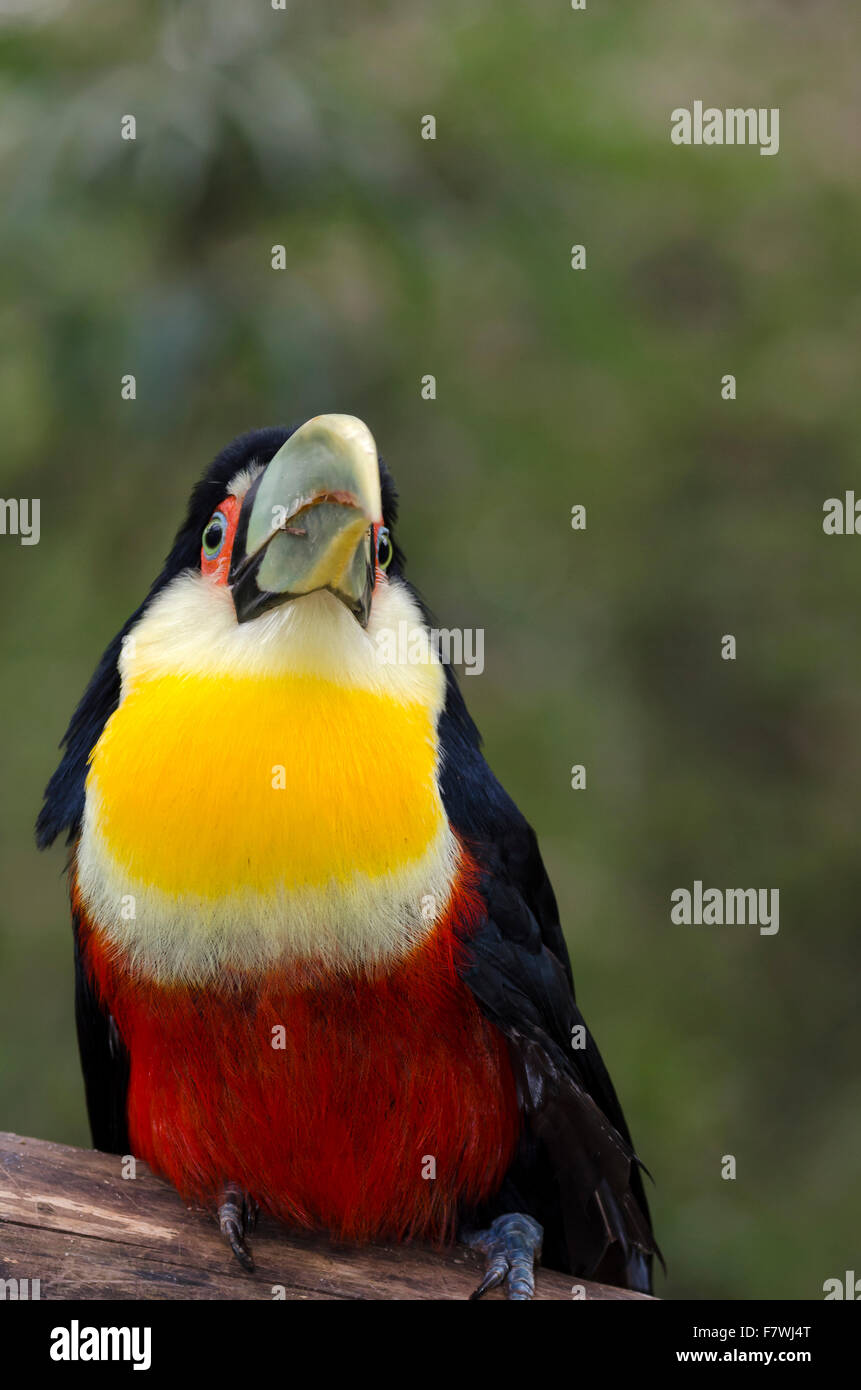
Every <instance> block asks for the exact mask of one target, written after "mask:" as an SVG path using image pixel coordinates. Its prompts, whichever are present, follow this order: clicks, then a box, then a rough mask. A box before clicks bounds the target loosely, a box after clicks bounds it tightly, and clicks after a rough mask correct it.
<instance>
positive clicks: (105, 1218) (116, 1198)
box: [0, 1131, 643, 1300]
mask: <svg viewBox="0 0 861 1390" xmlns="http://www.w3.org/2000/svg"><path fill="white" fill-rule="evenodd" d="M252 1249H253V1253H254V1260H255V1264H256V1271H255V1273H254V1274H253V1275H250V1274H246V1273H245V1272H244V1271H243V1270H242V1269H240V1267H239V1265H238V1264H237V1263H236V1261H235V1260H234V1258H233V1255H232V1254H231V1252H230V1250H229V1248H228V1247H227V1246H226V1245H225V1243H224V1242H223V1240H222V1238H221V1235H220V1233H219V1231H218V1228H217V1226H216V1224H215V1221H214V1219H213V1217H212V1215H211V1214H210V1213H208V1212H206V1211H204V1210H203V1209H202V1208H200V1207H186V1206H185V1205H184V1204H183V1202H182V1200H181V1199H180V1198H179V1197H178V1196H177V1194H176V1192H175V1191H174V1190H173V1188H172V1187H170V1186H168V1184H167V1183H164V1182H162V1181H161V1180H160V1179H159V1178H157V1177H155V1176H154V1175H153V1174H152V1173H151V1172H150V1171H149V1169H148V1168H147V1167H146V1166H145V1165H144V1164H143V1163H138V1164H137V1176H136V1177H135V1178H134V1179H133V1180H132V1179H127V1180H124V1179H123V1177H122V1176H121V1160H120V1159H119V1158H117V1157H115V1156H114V1155H111V1154H102V1153H96V1152H94V1151H93V1150H90V1149H73V1148H69V1147H67V1146H66V1145H65V1144H51V1143H46V1142H44V1141H43V1140H40V1139H22V1138H20V1137H19V1136H18V1135H15V1134H6V1133H3V1132H2V1131H0V1278H2V1279H4V1280H18V1281H20V1280H25V1279H26V1280H28V1281H32V1280H34V1279H38V1280H39V1297H40V1298H42V1299H233V1298H241V1299H258V1300H259V1299H273V1298H275V1297H282V1298H284V1297H286V1298H288V1299H465V1298H468V1297H469V1295H470V1293H471V1292H472V1290H473V1289H474V1288H475V1286H476V1284H477V1283H478V1282H479V1279H480V1278H481V1262H480V1259H479V1258H478V1256H476V1254H475V1253H474V1252H473V1251H471V1250H467V1249H465V1248H464V1247H463V1246H455V1247H453V1248H452V1249H450V1250H447V1251H437V1250H431V1249H428V1248H427V1247H425V1246H422V1245H415V1244H412V1245H393V1246H390V1245H363V1246H348V1245H336V1244H334V1243H332V1242H331V1241H329V1240H327V1239H325V1238H324V1237H322V1236H306V1235H294V1234H293V1233H291V1232H287V1231H286V1230H284V1229H283V1228H282V1227H280V1226H278V1225H277V1224H276V1223H274V1222H270V1221H267V1220H265V1219H262V1220H261V1221H260V1223H259V1225H258V1228H257V1231H256V1232H255V1234H254V1236H253V1238H252ZM575 1284H577V1285H582V1287H584V1288H585V1291H586V1298H587V1299H601V1300H606V1299H619V1298H641V1297H643V1295H641V1294H632V1293H629V1292H627V1290H622V1289H614V1288H609V1287H607V1286H606V1285H603V1284H590V1283H586V1282H585V1281H583V1280H575V1279H573V1278H572V1277H571V1276H570V1275H567V1274H557V1273H555V1272H554V1271H552V1270H544V1269H541V1270H539V1271H538V1277H537V1280H536V1292H535V1296H536V1298H538V1299H547V1300H550V1299H565V1300H570V1299H571V1298H572V1288H573V1286H574V1285H575ZM16 1287H18V1288H21V1294H22V1295H23V1296H27V1292H28V1290H30V1289H31V1285H30V1284H29V1283H28V1285H27V1286H26V1287H23V1286H20V1285H18V1286H16ZM282 1289H283V1292H280V1290H282ZM9 1296H10V1294H9V1291H8V1288H7V1290H6V1297H7V1298H8V1297H9ZM31 1296H32V1295H31ZM502 1296H503V1295H502V1294H501V1293H499V1292H498V1291H494V1292H493V1293H491V1294H488V1295H487V1297H488V1298H501V1297H502ZM581 1296H582V1295H581Z"/></svg>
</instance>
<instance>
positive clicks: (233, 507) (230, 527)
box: [200, 497, 242, 584]
mask: <svg viewBox="0 0 861 1390" xmlns="http://www.w3.org/2000/svg"><path fill="white" fill-rule="evenodd" d="M241 505H242V504H241V503H240V501H239V498H238V497H225V499H224V501H223V502H222V503H221V505H220V506H219V507H218V508H217V510H218V511H219V512H221V514H222V516H224V518H225V519H226V521H227V534H226V535H225V537H224V541H223V542H222V546H221V549H220V550H219V552H218V554H217V555H216V556H215V557H214V558H213V559H209V558H208V556H207V555H205V554H204V550H203V545H201V547H200V569H201V572H202V573H203V574H208V575H209V576H210V578H212V579H214V580H215V582H216V584H226V583H227V576H228V573H229V571H230V557H231V555H232V554H233V542H234V539H235V537H236V527H237V525H238V523H239V511H240V507H241ZM213 515H215V513H213ZM211 523H212V517H210V519H209V521H208V522H207V523H206V526H205V527H204V532H203V533H204V535H206V532H207V530H208V529H209V526H210V525H211Z"/></svg>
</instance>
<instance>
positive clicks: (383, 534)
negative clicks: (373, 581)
mask: <svg viewBox="0 0 861 1390" xmlns="http://www.w3.org/2000/svg"><path fill="white" fill-rule="evenodd" d="M394 553H395V547H394V545H393V544H392V538H391V535H390V534H389V528H388V526H381V527H380V529H379V531H378V532H377V564H378V565H379V567H380V569H381V570H387V569H388V568H389V565H390V564H391V563H392V556H393V555H394Z"/></svg>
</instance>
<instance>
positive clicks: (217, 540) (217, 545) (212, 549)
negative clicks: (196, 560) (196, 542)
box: [203, 512, 227, 560]
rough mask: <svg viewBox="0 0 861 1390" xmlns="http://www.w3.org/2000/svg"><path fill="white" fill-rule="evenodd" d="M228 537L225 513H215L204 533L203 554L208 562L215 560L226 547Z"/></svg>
mask: <svg viewBox="0 0 861 1390" xmlns="http://www.w3.org/2000/svg"><path fill="white" fill-rule="evenodd" d="M226 535H227V517H226V516H225V515H224V512H213V514H212V516H211V517H210V518H209V521H208V522H207V523H206V530H205V531H204V533H203V553H204V555H205V556H206V558H207V560H214V559H215V557H216V555H217V554H218V553H219V551H220V550H221V547H222V546H223V545H224V539H225V536H226Z"/></svg>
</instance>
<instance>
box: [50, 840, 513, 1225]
mask: <svg viewBox="0 0 861 1390" xmlns="http://www.w3.org/2000/svg"><path fill="white" fill-rule="evenodd" d="M475 872H476V871H475V869H474V867H473V866H472V864H471V861H470V860H469V859H468V857H467V856H466V855H464V868H463V870H462V872H461V875H460V878H459V881H458V884H457V886H456V888H455V891H454V893H453V894H452V900H451V904H450V906H449V909H448V912H447V913H446V915H445V917H444V918H443V919H442V920H441V921H440V923H439V924H438V925H437V927H436V929H435V931H434V933H433V935H432V936H431V937H430V938H429V939H428V940H427V941H426V942H425V943H424V944H423V945H422V946H420V947H419V948H418V949H417V950H416V951H415V952H414V953H413V955H412V956H411V957H410V958H409V959H408V960H407V961H405V962H404V963H402V964H400V965H399V966H397V967H396V968H394V969H392V970H391V971H389V972H384V971H382V970H380V971H378V972H377V973H375V974H373V975H372V974H361V973H355V974H353V975H351V976H345V975H338V976H336V975H334V974H323V973H322V972H319V971H318V972H317V975H316V978H313V977H312V976H311V974H310V968H309V967H308V966H304V967H298V966H296V967H290V966H289V965H285V966H284V967H283V968H281V969H278V970H272V971H270V972H268V973H266V974H263V975H259V976H257V975H254V976H245V977H242V976H240V975H236V976H233V977H231V978H226V979H219V980H218V981H217V982H214V983H212V984H210V985H208V986H207V987H206V989H205V990H202V989H196V990H195V991H194V992H193V994H192V991H191V990H190V989H189V988H188V987H187V986H182V985H172V986H166V985H155V984H153V983H152V982H151V981H147V980H145V979H143V978H141V977H140V976H137V975H135V974H134V973H133V972H132V971H131V970H130V969H129V968H128V967H127V966H126V965H125V963H124V961H123V959H122V957H121V956H120V957H118V956H117V955H116V953H114V952H111V951H110V950H109V949H108V948H106V947H105V945H104V944H103V943H102V942H101V940H100V937H99V933H98V932H97V931H96V930H94V929H93V928H92V926H91V925H90V924H89V923H88V922H87V920H86V918H85V915H84V913H83V910H82V905H81V903H80V900H79V899H78V897H77V890H76V889H75V891H74V897H73V902H74V905H75V909H76V912H77V913H78V914H79V921H80V926H79V932H80V940H81V949H82V952H83V957H84V961H85V964H86V967H87V968H88V970H89V971H90V973H91V975H92V978H93V980H94V983H95V985H96V988H97V990H98V992H99V994H100V996H101V997H102V998H103V999H104V1001H105V1003H106V1005H107V1007H108V1008H109V1009H110V1011H111V1013H112V1015H113V1017H114V1019H115V1020H116V1024H117V1027H118V1029H119V1032H120V1035H121V1037H122V1039H123V1041H124V1043H125V1045H126V1048H127V1049H128V1052H129V1054H130V1057H131V1068H130V1076H129V1091H128V1122H129V1134H130V1141H131V1147H132V1151H133V1153H134V1154H136V1155H137V1156H138V1157H140V1158H141V1159H144V1160H145V1161H146V1162H147V1163H148V1164H150V1166H151V1167H152V1168H154V1169H155V1171H156V1172H158V1173H161V1174H163V1175H164V1176H165V1177H166V1178H168V1179H169V1180H170V1182H172V1183H173V1185H174V1186H175V1187H176V1188H177V1189H178V1190H179V1192H180V1193H181V1194H182V1196H183V1197H184V1198H185V1199H186V1200H198V1201H205V1202H216V1201H217V1200H218V1199H219V1196H220V1193H221V1191H222V1189H223V1187H224V1186H225V1184H227V1183H238V1184H239V1185H240V1186H241V1187H242V1188H243V1189H244V1190H245V1191H247V1192H248V1193H250V1194H251V1195H252V1196H253V1197H255V1198H256V1199H257V1201H258V1202H259V1203H260V1205H261V1206H262V1207H263V1208H264V1209H265V1210H267V1211H269V1212H271V1213H272V1214H273V1215H274V1216H276V1217H278V1218H280V1219H281V1220H283V1221H285V1222H287V1223H288V1224H289V1225H291V1226H293V1227H294V1228H306V1229H310V1230H327V1231H329V1232H331V1233H332V1234H333V1235H334V1236H335V1237H337V1238H342V1239H358V1240H361V1239H373V1238H377V1239H394V1240H400V1239H405V1238H409V1237H412V1236H415V1237H421V1238H423V1239H427V1240H432V1241H435V1242H438V1243H442V1242H444V1241H446V1240H450V1239H452V1238H453V1236H454V1234H455V1228H456V1223H457V1215H458V1208H459V1205H460V1203H461V1202H465V1203H467V1204H471V1203H476V1202H478V1201H480V1200H481V1199H483V1198H487V1197H490V1196H491V1195H493V1193H494V1192H496V1191H497V1190H498V1188H499V1186H500V1184H501V1182H502V1179H503V1177H504V1175H505V1172H506V1171H507V1169H508V1167H509V1166H510V1163H511V1160H512V1158H513V1155H514V1151H515V1148H516V1145H517V1139H518V1134H519V1130H520V1119H519V1110H518V1103H517V1095H516V1089H515V1082H514V1078H513V1075H512V1071H511V1064H510V1061H509V1057H508V1052H507V1048H506V1044H505V1041H504V1039H503V1037H502V1035H501V1034H500V1033H499V1032H498V1031H497V1029H496V1028H494V1027H493V1026H492V1024H490V1023H489V1022H488V1021H487V1020H486V1019H485V1018H484V1016H483V1015H482V1013H481V1011H480V1010H479V1008H478V1005H477V1004H476V1002H475V1000H474V998H473V996H472V994H471V992H470V990H469V989H468V988H467V986H466V985H465V984H463V982H462V980H461V979H460V975H459V972H458V968H457V966H458V961H459V960H460V959H461V957H462V955H463V953H464V951H465V950H466V949H468V944H467V939H468V937H469V935H470V934H471V931H472V930H473V929H474V928H475V925H476V924H477V922H478V921H479V920H480V917H481V915H482V907H481V905H480V902H479V899H478V897H477V895H476V893H475V891H474V889H473V887H472V884H473V882H474V881H475ZM282 1028H283V1034H282V1033H281V1032H280V1031H279V1032H278V1033H275V1032H273V1030H280V1029H282ZM276 1036H277V1037H278V1038H279V1041H283V1046H280V1045H279V1046H278V1047H273V1045H272V1044H273V1039H274V1038H275V1037H276ZM431 1158H432V1159H434V1160H435V1164H436V1175H435V1177H434V1176H430V1175H428V1160H429V1159H431Z"/></svg>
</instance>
